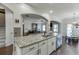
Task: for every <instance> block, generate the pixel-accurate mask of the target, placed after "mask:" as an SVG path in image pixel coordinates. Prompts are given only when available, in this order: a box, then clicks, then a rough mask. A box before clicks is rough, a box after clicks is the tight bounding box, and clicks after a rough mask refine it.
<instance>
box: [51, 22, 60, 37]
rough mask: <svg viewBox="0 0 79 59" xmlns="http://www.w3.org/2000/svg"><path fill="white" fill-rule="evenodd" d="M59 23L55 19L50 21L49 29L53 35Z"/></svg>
mask: <svg viewBox="0 0 79 59" xmlns="http://www.w3.org/2000/svg"><path fill="white" fill-rule="evenodd" d="M59 26H60V24H59V23H58V22H56V21H51V23H50V30H51V31H53V35H54V36H57V35H58V33H59V31H60V29H59Z"/></svg>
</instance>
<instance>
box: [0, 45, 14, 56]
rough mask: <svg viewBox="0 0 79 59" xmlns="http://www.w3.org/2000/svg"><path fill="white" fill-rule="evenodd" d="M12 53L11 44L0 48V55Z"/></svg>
mask: <svg viewBox="0 0 79 59" xmlns="http://www.w3.org/2000/svg"><path fill="white" fill-rule="evenodd" d="M12 53H13V45H10V46H7V47H3V48H0V55H12Z"/></svg>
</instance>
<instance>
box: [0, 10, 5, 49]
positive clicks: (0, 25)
mask: <svg viewBox="0 0 79 59" xmlns="http://www.w3.org/2000/svg"><path fill="white" fill-rule="evenodd" d="M4 46H5V9H0V48H1V47H4Z"/></svg>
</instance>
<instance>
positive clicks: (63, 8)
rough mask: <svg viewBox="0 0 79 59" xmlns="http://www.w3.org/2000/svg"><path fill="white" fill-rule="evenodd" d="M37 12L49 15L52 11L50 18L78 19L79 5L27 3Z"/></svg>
mask: <svg viewBox="0 0 79 59" xmlns="http://www.w3.org/2000/svg"><path fill="white" fill-rule="evenodd" d="M28 5H30V6H31V7H33V8H34V9H35V10H37V12H40V13H49V11H50V10H53V13H52V16H56V17H58V18H60V19H64V18H73V13H75V17H79V3H28Z"/></svg>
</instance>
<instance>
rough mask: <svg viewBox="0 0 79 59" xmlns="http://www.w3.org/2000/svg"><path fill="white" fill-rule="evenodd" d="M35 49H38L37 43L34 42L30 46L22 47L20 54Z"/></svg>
mask: <svg viewBox="0 0 79 59" xmlns="http://www.w3.org/2000/svg"><path fill="white" fill-rule="evenodd" d="M35 49H38V44H34V45H31V46H28V47H24V48H22V54H27V53H28V52H31V51H33V50H35Z"/></svg>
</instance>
